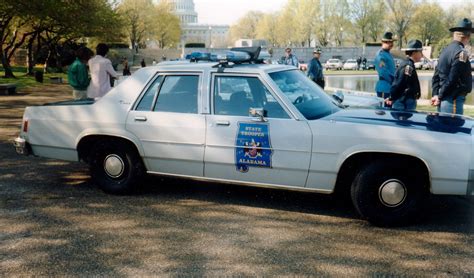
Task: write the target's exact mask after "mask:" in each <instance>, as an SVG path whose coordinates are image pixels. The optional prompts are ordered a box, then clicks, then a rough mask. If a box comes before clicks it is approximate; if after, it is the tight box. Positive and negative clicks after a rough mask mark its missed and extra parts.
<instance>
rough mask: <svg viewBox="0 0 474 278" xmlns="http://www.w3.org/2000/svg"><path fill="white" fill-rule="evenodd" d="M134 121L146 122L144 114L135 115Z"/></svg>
mask: <svg viewBox="0 0 474 278" xmlns="http://www.w3.org/2000/svg"><path fill="white" fill-rule="evenodd" d="M135 122H146V117H145V116H136V117H135Z"/></svg>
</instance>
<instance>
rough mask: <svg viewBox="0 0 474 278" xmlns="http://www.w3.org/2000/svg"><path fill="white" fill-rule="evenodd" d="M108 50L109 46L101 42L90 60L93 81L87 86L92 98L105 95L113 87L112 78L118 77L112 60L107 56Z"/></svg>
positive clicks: (88, 93) (89, 95)
mask: <svg viewBox="0 0 474 278" xmlns="http://www.w3.org/2000/svg"><path fill="white" fill-rule="evenodd" d="M107 52H109V47H108V46H107V45H106V44H104V43H99V44H98V45H97V47H96V55H95V56H94V58H92V59H90V60H89V62H88V63H89V70H90V72H91V83H90V84H89V87H88V88H87V96H88V97H90V98H100V97H103V96H104V95H105V94H106V93H108V92H109V91H110V89H111V88H112V86H111V85H110V83H111V79H112V78H117V72H115V70H114V68H113V67H112V62H111V61H110V60H109V59H107V58H105V55H107Z"/></svg>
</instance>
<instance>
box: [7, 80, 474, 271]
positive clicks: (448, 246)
mask: <svg viewBox="0 0 474 278" xmlns="http://www.w3.org/2000/svg"><path fill="white" fill-rule="evenodd" d="M43 90H44V89H43ZM67 92H68V89H67V87H66V86H65V85H54V86H51V87H48V89H47V90H45V91H44V92H34V91H27V92H24V93H22V94H21V95H19V96H2V97H0V276H1V277H12V276H28V275H41V276H46V275H47V276H50V275H61V276H63V275H68V276H79V275H80V276H84V275H88V276H91V275H100V276H114V277H121V276H144V275H148V276H149V275H173V276H174V275H186V276H187V275H193V276H203V275H209V276H217V275H219V276H223V275H252V276H254V275H258V276H274V275H318V276H319V275H321V276H336V275H337V276H346V275H351V276H369V275H370V276H372V275H397V276H398V275H410V276H412V275H416V276H435V275H436V276H469V275H471V276H472V275H474V263H473V259H472V258H473V257H474V235H473V232H474V217H473V215H474V201H473V200H470V199H466V198H461V197H447V198H432V199H431V201H430V206H429V208H430V213H429V214H428V215H427V216H426V217H425V218H424V219H423V220H422V221H421V222H420V223H419V224H416V225H413V226H409V227H403V228H395V229H382V228H377V227H373V226H370V225H369V224H368V223H366V222H365V221H362V220H360V219H359V218H358V216H357V215H356V213H355V212H354V210H353V209H352V207H351V206H350V205H347V204H343V203H341V202H340V201H339V200H338V199H336V198H333V197H331V196H326V195H319V194H308V193H295V192H287V191H277V190H268V189H258V188H250V187H238V186H232V185H224V184H216V183H201V182H189V181H184V180H180V179H163V178H159V177H151V178H149V179H147V180H146V181H145V182H144V184H143V189H142V190H141V192H140V193H139V194H137V195H134V196H110V195H106V194H104V193H102V192H101V191H100V190H98V189H97V188H96V186H95V185H94V184H92V183H91V181H90V177H89V173H88V170H87V167H86V166H85V165H83V164H80V163H70V162H62V161H56V160H48V159H42V158H34V157H20V156H17V155H16V154H15V153H14V151H13V149H12V147H11V143H10V142H9V140H10V139H11V138H12V137H14V136H15V134H16V133H17V130H18V126H19V123H20V117H21V114H20V113H21V111H22V110H23V107H24V106H25V105H27V104H33V103H41V102H46V101H51V100H52V99H57V100H59V99H64V98H68V97H69V95H68V94H67Z"/></svg>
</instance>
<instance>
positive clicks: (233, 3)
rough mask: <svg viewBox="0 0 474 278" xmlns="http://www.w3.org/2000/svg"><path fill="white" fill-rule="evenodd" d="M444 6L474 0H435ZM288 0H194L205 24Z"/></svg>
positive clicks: (276, 6) (232, 19)
mask: <svg viewBox="0 0 474 278" xmlns="http://www.w3.org/2000/svg"><path fill="white" fill-rule="evenodd" d="M433 1H436V2H438V3H439V4H440V5H441V6H442V7H449V6H450V5H453V4H460V3H466V2H470V1H474V0H433ZM287 2H288V0H194V5H195V9H196V12H197V13H198V22H199V23H203V24H206V23H207V24H227V25H232V24H234V23H236V22H237V20H238V19H239V18H241V17H242V16H244V15H245V14H246V13H247V12H249V11H261V12H264V13H269V12H276V11H279V10H281V9H282V8H283V6H284V5H285V4H286V3H287Z"/></svg>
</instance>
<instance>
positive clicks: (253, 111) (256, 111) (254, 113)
mask: <svg viewBox="0 0 474 278" xmlns="http://www.w3.org/2000/svg"><path fill="white" fill-rule="evenodd" d="M249 115H250V116H251V117H253V118H255V119H253V120H254V121H260V122H266V121H267V119H265V117H266V116H267V111H266V110H265V109H263V108H252V107H251V108H250V109H249Z"/></svg>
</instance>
